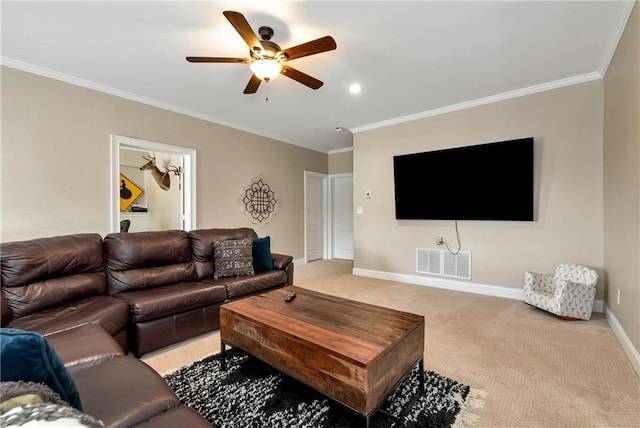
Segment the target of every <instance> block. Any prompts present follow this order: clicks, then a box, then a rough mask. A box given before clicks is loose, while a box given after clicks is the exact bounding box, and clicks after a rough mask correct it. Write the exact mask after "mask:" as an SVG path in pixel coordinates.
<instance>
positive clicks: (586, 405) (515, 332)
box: [142, 260, 640, 428]
mask: <svg viewBox="0 0 640 428" xmlns="http://www.w3.org/2000/svg"><path fill="white" fill-rule="evenodd" d="M352 268H353V264H352V263H351V262H349V261H341V260H321V261H316V262H312V263H309V264H306V265H296V267H295V274H294V275H295V281H294V282H295V284H296V285H297V286H300V287H305V288H309V289H313V290H316V291H319V292H323V293H327V294H333V295H337V296H341V297H345V298H349V299H354V300H360V301H363V302H367V303H371V304H376V305H380V306H385V307H389V308H394V309H399V310H403V311H407V312H413V313H416V314H421V315H424V316H425V321H426V328H425V330H426V332H425V369H427V370H433V371H435V372H437V373H440V374H442V375H444V376H448V377H450V378H452V379H455V380H457V381H459V382H462V383H465V384H467V385H469V386H471V388H472V390H474V389H475V390H476V391H478V392H480V393H484V399H483V401H484V406H483V407H482V408H481V409H477V411H475V415H477V416H478V419H477V420H474V418H473V414H472V415H470V419H469V420H468V422H470V423H472V424H473V422H475V424H473V425H474V426H475V427H505V428H507V427H562V428H565V427H612V428H613V427H621V428H622V427H638V426H640V379H638V377H637V375H636V373H635V371H634V370H633V368H632V367H631V365H630V363H629V361H628V360H627V358H626V356H625V355H624V353H623V351H622V348H621V347H620V345H619V343H618V341H617V339H616V338H615V336H614V334H613V332H612V330H611V328H610V327H609V325H608V324H607V322H606V320H605V318H604V315H603V314H594V315H593V317H592V319H591V320H590V321H562V320H559V319H558V318H556V317H555V316H553V315H550V314H547V313H545V312H543V311H540V310H537V309H534V308H532V307H529V306H528V305H526V304H524V303H522V302H520V301H516V300H510V299H502V298H497V297H488V296H482V295H477V294H470V293H462V292H455V291H449V290H443V289H438V288H430V287H423V286H419V285H411V284H404V283H399V282H392V281H384V280H376V279H371V278H364V277H357V276H353V275H352V274H351V270H352ZM219 351H220V335H219V333H218V332H213V333H209V334H206V335H203V336H200V337H198V338H195V339H192V340H189V341H185V342H182V343H179V344H176V345H173V346H170V347H167V348H164V349H162V350H159V351H156V352H153V353H150V354H146V355H145V356H143V358H142V359H143V361H145V362H146V363H147V364H149V365H150V366H151V367H153V368H154V369H155V370H156V371H158V372H159V373H160V374H166V373H169V372H171V371H174V370H175V369H177V368H179V367H182V366H185V365H187V364H189V363H191V362H192V361H196V360H199V359H201V358H204V357H205V356H207V355H212V354H215V353H218V352H219Z"/></svg>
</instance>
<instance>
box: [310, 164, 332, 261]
mask: <svg viewBox="0 0 640 428" xmlns="http://www.w3.org/2000/svg"><path fill="white" fill-rule="evenodd" d="M309 177H316V178H321V179H322V258H323V259H327V258H328V257H329V256H328V254H329V253H328V247H329V236H328V235H329V233H328V230H329V228H328V217H329V211H328V206H329V204H328V202H327V198H328V190H327V187H328V177H329V176H328V175H327V174H323V173H320V172H313V171H305V172H304V263H305V264H307V263H308V260H307V189H308V187H307V186H308V178H309Z"/></svg>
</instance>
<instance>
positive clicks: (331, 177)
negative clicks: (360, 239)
mask: <svg viewBox="0 0 640 428" xmlns="http://www.w3.org/2000/svg"><path fill="white" fill-rule="evenodd" d="M343 177H351V178H353V172H343V173H340V174H330V175H329V176H328V179H329V183H328V188H329V191H328V196H327V211H328V212H330V213H331V215H330V216H329V219H328V223H327V230H328V233H327V235H328V246H329V249H328V252H327V258H328V259H333V258H334V252H335V251H334V248H333V237H334V236H335V233H336V231H335V230H334V228H335V225H334V224H333V216H334V215H335V211H334V206H333V180H335V179H336V178H343Z"/></svg>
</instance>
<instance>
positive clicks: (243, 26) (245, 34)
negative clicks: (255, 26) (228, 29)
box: [222, 10, 262, 49]
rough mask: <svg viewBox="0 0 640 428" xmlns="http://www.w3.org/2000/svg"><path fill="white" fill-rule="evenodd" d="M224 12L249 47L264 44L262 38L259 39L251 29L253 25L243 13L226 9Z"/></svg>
mask: <svg viewBox="0 0 640 428" xmlns="http://www.w3.org/2000/svg"><path fill="white" fill-rule="evenodd" d="M222 14H223V15H224V16H225V17H226V18H227V19H228V20H229V22H230V23H231V25H233V28H235V29H236V31H237V32H238V34H240V37H242V40H244V42H245V43H246V44H247V46H249V49H253V48H254V47H255V46H262V44H261V43H260V40H258V36H256V33H255V32H254V31H253V30H252V29H251V26H250V25H249V23H248V22H247V19H246V18H245V17H244V15H243V14H241V13H240V12H234V11H232V10H225V11H224V12H222Z"/></svg>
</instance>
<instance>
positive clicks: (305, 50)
mask: <svg viewBox="0 0 640 428" xmlns="http://www.w3.org/2000/svg"><path fill="white" fill-rule="evenodd" d="M335 48H336V41H335V40H333V37H331V36H324V37H321V38H319V39H316V40H312V41H310V42H307V43H303V44H301V45H298V46H294V47H291V48H288V49H284V50H282V51H281V52H280V53H282V54H284V55H285V56H286V57H287V60H292V59H296V58H302V57H303V56H309V55H315V54H318V53H322V52H326V51H331V50H334V49H335Z"/></svg>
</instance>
